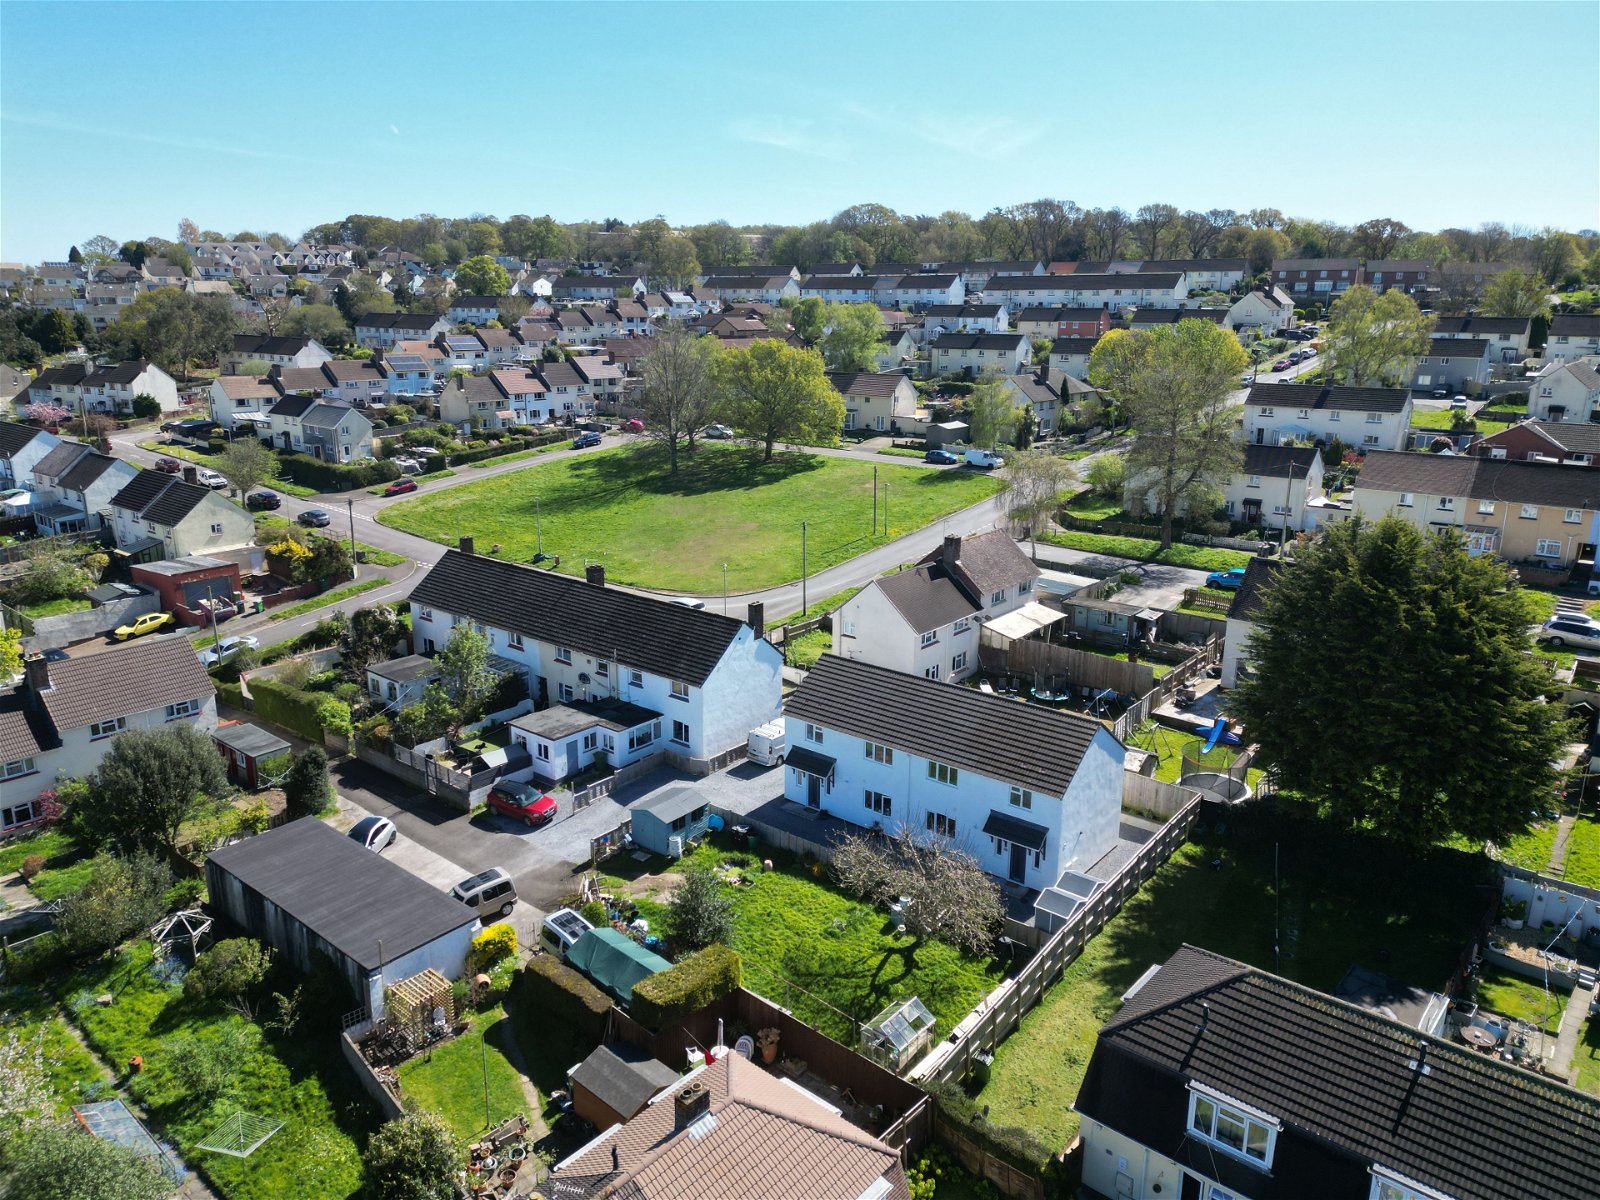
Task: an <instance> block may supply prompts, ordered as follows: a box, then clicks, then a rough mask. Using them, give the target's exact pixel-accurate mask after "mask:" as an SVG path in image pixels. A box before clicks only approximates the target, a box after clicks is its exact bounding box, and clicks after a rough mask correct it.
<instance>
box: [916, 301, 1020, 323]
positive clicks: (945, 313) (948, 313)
mask: <svg viewBox="0 0 1600 1200" xmlns="http://www.w3.org/2000/svg"><path fill="white" fill-rule="evenodd" d="M1003 307H1005V306H1004V305H1001V304H930V305H929V306H928V307H927V309H926V310H925V315H926V316H927V317H928V318H929V319H930V320H933V319H937V318H941V317H953V318H956V319H958V320H959V319H961V318H963V317H965V318H969V319H972V320H984V319H987V320H993V319H994V318H995V317H998V316H999V315H1000V310H1001V309H1002V308H1003Z"/></svg>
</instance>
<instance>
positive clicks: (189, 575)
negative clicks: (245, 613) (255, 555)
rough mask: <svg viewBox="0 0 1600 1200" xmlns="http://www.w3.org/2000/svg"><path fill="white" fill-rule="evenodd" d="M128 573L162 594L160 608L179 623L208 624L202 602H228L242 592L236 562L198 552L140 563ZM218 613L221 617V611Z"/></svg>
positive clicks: (208, 619)
mask: <svg viewBox="0 0 1600 1200" xmlns="http://www.w3.org/2000/svg"><path fill="white" fill-rule="evenodd" d="M129 575H130V577H131V578H132V580H133V582H134V583H142V584H144V585H145V586H146V587H148V588H152V589H154V590H155V592H156V593H157V594H158V595H159V596H160V597H161V607H162V608H164V609H166V610H167V611H169V612H171V613H173V614H174V615H175V616H176V617H177V618H178V622H179V624H182V625H206V624H209V623H210V621H211V614H210V613H209V612H208V611H207V610H206V603H205V602H207V601H216V602H219V603H222V604H228V603H230V602H232V601H234V600H235V599H237V598H238V597H239V596H240V595H241V594H242V589H241V585H240V578H239V564H238V563H233V562H225V561H223V560H222V559H220V558H205V557H202V556H201V555H198V554H196V555H192V556H190V557H188V558H167V559H162V560H161V561H160V562H151V563H139V564H137V565H136V566H133V567H131V568H129ZM217 615H218V617H219V619H220V617H221V615H222V614H221V613H218V614H217Z"/></svg>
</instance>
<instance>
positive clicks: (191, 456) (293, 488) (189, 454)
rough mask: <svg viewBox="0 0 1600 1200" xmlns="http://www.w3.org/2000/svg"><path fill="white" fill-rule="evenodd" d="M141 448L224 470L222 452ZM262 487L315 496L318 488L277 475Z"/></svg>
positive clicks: (154, 444)
mask: <svg viewBox="0 0 1600 1200" xmlns="http://www.w3.org/2000/svg"><path fill="white" fill-rule="evenodd" d="M139 448H140V449H141V450H150V451H153V452H155V453H156V454H162V455H165V456H166V457H168V458H177V459H182V460H183V461H184V462H191V463H194V464H195V466H197V467H210V468H211V469H212V470H213V471H218V472H220V471H221V470H222V464H223V461H224V460H223V456H222V455H220V454H207V453H206V452H205V451H203V450H191V449H190V448H189V447H188V446H169V445H167V444H166V443H164V442H140V443H139ZM261 486H262V487H266V488H271V489H272V490H273V491H275V492H282V493H283V494H284V495H285V496H300V497H305V496H315V495H317V494H318V492H317V489H316V488H308V487H304V486H302V485H301V484H298V483H290V482H289V481H288V480H287V479H279V478H277V477H276V476H275V477H273V478H271V479H268V480H266V481H265V482H264V483H263V484H262V485H261Z"/></svg>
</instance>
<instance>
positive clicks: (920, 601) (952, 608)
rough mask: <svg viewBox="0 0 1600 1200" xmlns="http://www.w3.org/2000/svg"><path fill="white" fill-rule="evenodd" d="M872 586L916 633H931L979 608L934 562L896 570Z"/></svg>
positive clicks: (948, 574) (970, 614)
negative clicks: (923, 565) (928, 564)
mask: <svg viewBox="0 0 1600 1200" xmlns="http://www.w3.org/2000/svg"><path fill="white" fill-rule="evenodd" d="M875 586H876V587H877V589H878V590H879V591H880V592H882V593H883V595H884V597H885V598H886V599H887V600H888V601H889V603H890V604H892V605H894V607H895V611H896V612H898V613H899V614H900V615H901V616H902V617H904V618H905V619H906V624H907V625H910V626H911V628H912V629H913V630H915V631H916V632H917V633H931V632H932V631H933V630H935V629H940V628H942V627H943V626H945V625H948V624H950V623H951V622H952V621H957V620H960V619H961V618H962V617H970V616H972V615H973V613H975V612H977V611H978V608H979V605H978V603H977V602H976V601H975V600H973V598H972V597H971V596H969V595H967V594H966V593H965V592H963V591H962V590H961V586H960V585H959V584H958V583H956V581H955V579H954V578H952V577H951V575H950V573H949V572H948V571H946V570H945V569H944V568H943V567H942V566H940V565H938V564H937V563H935V564H933V565H930V566H925V567H911V568H909V569H908V570H905V571H896V572H895V573H894V574H893V575H886V576H885V577H884V578H882V579H880V580H878V581H877V583H876V585H875Z"/></svg>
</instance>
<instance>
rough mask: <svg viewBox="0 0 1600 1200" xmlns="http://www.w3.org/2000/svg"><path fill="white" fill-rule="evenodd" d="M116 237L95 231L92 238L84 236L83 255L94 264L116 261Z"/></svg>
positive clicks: (100, 264)
mask: <svg viewBox="0 0 1600 1200" xmlns="http://www.w3.org/2000/svg"><path fill="white" fill-rule="evenodd" d="M118 249H119V247H118V245H117V239H116V238H112V237H107V236H106V235H105V234H103V233H97V234H95V235H94V237H92V238H86V239H85V240H84V243H83V256H84V259H85V260H86V261H88V262H91V263H94V264H95V265H96V266H102V265H104V264H106V263H111V262H116V261H117V251H118Z"/></svg>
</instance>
